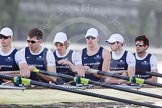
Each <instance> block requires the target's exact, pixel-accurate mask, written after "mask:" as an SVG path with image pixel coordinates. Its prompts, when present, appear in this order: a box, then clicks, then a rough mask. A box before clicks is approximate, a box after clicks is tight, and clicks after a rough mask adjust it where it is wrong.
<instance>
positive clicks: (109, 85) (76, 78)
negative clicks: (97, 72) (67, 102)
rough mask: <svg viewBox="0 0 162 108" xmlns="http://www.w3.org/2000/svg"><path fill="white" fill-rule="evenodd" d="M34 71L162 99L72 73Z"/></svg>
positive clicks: (160, 97) (154, 95) (158, 96)
mask: <svg viewBox="0 0 162 108" xmlns="http://www.w3.org/2000/svg"><path fill="white" fill-rule="evenodd" d="M33 72H36V73H42V74H45V75H50V76H55V77H62V78H65V79H70V80H74V82H77V83H78V82H79V83H82V84H95V85H99V86H102V87H106V88H112V89H115V90H121V91H125V92H129V93H134V94H140V95H144V96H149V97H154V98H159V99H162V96H160V95H156V94H151V93H146V92H142V91H136V90H131V89H126V88H123V87H118V86H114V85H111V84H106V83H101V82H97V81H93V80H89V79H86V78H80V77H73V76H70V75H65V74H60V73H55V72H48V71H44V70H39V69H34V70H33Z"/></svg>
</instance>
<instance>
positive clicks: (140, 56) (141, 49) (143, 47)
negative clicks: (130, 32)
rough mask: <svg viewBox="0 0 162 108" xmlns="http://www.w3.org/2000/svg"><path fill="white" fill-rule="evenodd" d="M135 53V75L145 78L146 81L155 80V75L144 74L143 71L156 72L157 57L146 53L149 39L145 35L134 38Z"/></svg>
mask: <svg viewBox="0 0 162 108" xmlns="http://www.w3.org/2000/svg"><path fill="white" fill-rule="evenodd" d="M135 43H136V53H134V56H135V58H136V73H135V75H136V77H138V78H142V79H146V80H148V81H152V82H157V77H155V76H151V75H148V74H146V73H145V72H146V71H147V72H158V68H157V58H156V57H155V56H154V55H152V54H150V53H147V52H146V51H147V49H148V48H149V39H148V37H147V36H146V35H141V36H137V37H136V38H135Z"/></svg>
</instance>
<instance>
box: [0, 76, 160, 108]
mask: <svg viewBox="0 0 162 108" xmlns="http://www.w3.org/2000/svg"><path fill="white" fill-rule="evenodd" d="M0 78H2V79H7V80H12V81H13V82H14V83H16V84H25V85H37V86H42V87H46V88H51V89H56V90H61V91H67V92H71V93H77V94H82V95H86V96H91V97H97V98H102V99H108V100H113V101H118V102H123V103H127V104H134V105H139V106H146V107H151V108H162V107H160V106H156V105H152V104H148V103H142V102H136V101H131V100H126V99H121V98H116V97H111V96H106V95H101V94H97V93H92V92H86V91H81V90H75V89H69V88H64V87H60V86H55V85H53V84H49V83H44V82H39V81H34V80H30V79H26V78H21V77H12V76H9V75H2V74H0Z"/></svg>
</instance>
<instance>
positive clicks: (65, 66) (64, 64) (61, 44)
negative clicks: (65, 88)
mask: <svg viewBox="0 0 162 108" xmlns="http://www.w3.org/2000/svg"><path fill="white" fill-rule="evenodd" d="M53 43H54V45H55V47H56V51H54V52H53V54H54V57H55V59H56V62H55V63H56V70H57V72H58V73H62V74H67V75H71V76H75V75H77V76H84V71H83V69H82V68H83V66H82V60H81V55H80V53H79V52H77V51H74V50H70V49H69V48H68V47H69V45H70V43H69V41H68V40H67V34H66V33H64V32H58V33H56V35H55V38H54V41H53ZM63 81H64V82H65V83H67V82H69V81H71V80H69V79H63ZM58 84H59V83H58ZM60 84H61V83H60Z"/></svg>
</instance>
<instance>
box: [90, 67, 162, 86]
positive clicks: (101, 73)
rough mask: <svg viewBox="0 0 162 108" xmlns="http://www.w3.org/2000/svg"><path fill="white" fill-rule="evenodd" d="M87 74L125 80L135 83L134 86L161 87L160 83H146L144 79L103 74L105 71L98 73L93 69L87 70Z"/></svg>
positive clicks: (98, 71)
mask: <svg viewBox="0 0 162 108" xmlns="http://www.w3.org/2000/svg"><path fill="white" fill-rule="evenodd" d="M88 72H90V73H97V74H99V75H105V76H109V77H114V78H119V79H123V80H127V81H130V82H133V83H136V84H148V85H152V86H156V87H162V84H160V83H155V82H151V81H147V80H144V79H141V78H136V77H128V76H122V75H119V74H112V73H110V72H105V71H100V70H95V69H89V70H88Z"/></svg>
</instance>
